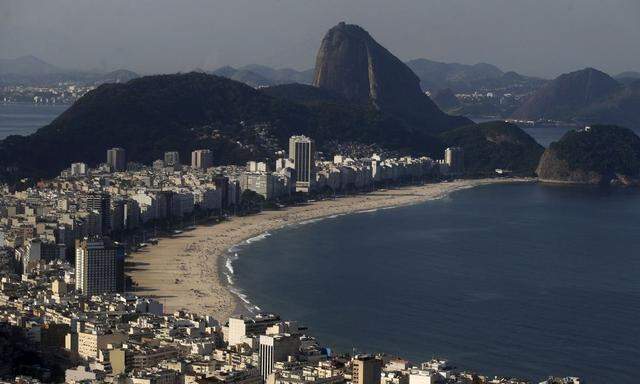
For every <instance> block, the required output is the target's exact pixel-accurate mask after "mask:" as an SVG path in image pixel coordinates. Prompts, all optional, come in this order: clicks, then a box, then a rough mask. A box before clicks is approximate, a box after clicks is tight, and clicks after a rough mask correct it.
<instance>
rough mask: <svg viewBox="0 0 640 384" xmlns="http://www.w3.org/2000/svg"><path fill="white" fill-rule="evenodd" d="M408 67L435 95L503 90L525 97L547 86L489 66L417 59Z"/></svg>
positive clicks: (526, 77) (538, 80) (423, 87)
mask: <svg viewBox="0 0 640 384" xmlns="http://www.w3.org/2000/svg"><path fill="white" fill-rule="evenodd" d="M407 65H408V66H409V68H411V69H412V70H413V72H414V73H415V74H416V75H418V77H419V78H420V86H421V87H422V89H423V90H425V91H431V92H436V91H439V90H442V89H451V90H452V91H453V92H456V93H465V92H474V91H481V90H486V91H491V90H499V89H501V90H503V91H505V92H515V93H519V94H522V93H527V92H530V91H532V90H535V89H537V88H539V87H540V86H542V85H543V84H544V83H545V82H546V80H543V79H538V78H535V77H529V76H523V75H520V74H518V73H516V72H506V73H505V72H503V71H502V70H501V69H500V68H498V67H496V66H494V65H491V64H486V63H479V64H475V65H466V64H459V63H443V62H438V61H433V60H428V59H415V60H410V61H407Z"/></svg>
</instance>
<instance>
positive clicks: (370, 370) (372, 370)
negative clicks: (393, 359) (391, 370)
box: [351, 355, 382, 384]
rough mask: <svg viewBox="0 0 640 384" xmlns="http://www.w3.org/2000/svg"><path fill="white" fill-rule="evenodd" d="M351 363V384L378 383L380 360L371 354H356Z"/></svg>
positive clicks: (380, 368) (380, 367) (380, 369)
mask: <svg viewBox="0 0 640 384" xmlns="http://www.w3.org/2000/svg"><path fill="white" fill-rule="evenodd" d="M351 363H352V364H353V373H352V379H351V381H352V383H353V384H380V373H381V371H382V360H380V359H377V358H375V357H373V356H371V355H356V356H355V357H354V358H353V360H351Z"/></svg>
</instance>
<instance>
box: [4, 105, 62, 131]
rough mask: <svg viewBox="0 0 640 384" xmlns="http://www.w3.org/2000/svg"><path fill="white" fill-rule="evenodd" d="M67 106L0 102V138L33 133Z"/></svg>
mask: <svg viewBox="0 0 640 384" xmlns="http://www.w3.org/2000/svg"><path fill="white" fill-rule="evenodd" d="M67 108H69V106H68V105H42V104H26V103H25V104H22V103H21V104H0V139H4V138H5V137H7V136H9V135H28V134H30V133H33V132H35V131H36V130H37V129H38V128H41V127H43V126H45V125H47V124H49V123H50V122H52V121H53V119H55V118H56V117H58V116H59V115H60V114H61V113H62V112H64V111H65V110H66V109H67Z"/></svg>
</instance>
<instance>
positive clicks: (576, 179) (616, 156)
mask: <svg viewBox="0 0 640 384" xmlns="http://www.w3.org/2000/svg"><path fill="white" fill-rule="evenodd" d="M537 173H538V175H539V177H540V179H541V180H543V181H548V182H566V183H577V184H609V183H611V182H612V181H614V182H621V183H623V184H631V183H636V184H637V182H638V179H639V177H640V137H638V136H637V135H636V134H635V133H634V132H633V131H631V130H630V129H627V128H622V127H618V126H605V125H596V126H592V127H590V128H588V129H583V130H579V131H570V132H567V133H566V134H565V135H564V136H563V137H562V139H560V140H559V141H557V142H555V143H552V144H551V146H549V148H547V150H546V151H545V152H544V155H543V156H542V158H541V159H540V164H539V165H538V169H537Z"/></svg>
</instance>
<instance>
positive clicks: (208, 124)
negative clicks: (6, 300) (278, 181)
mask: <svg viewBox="0 0 640 384" xmlns="http://www.w3.org/2000/svg"><path fill="white" fill-rule="evenodd" d="M296 134H305V135H308V136H310V137H313V138H314V139H315V140H316V142H317V144H318V148H319V149H320V150H327V151H329V150H330V147H329V146H330V145H331V143H335V142H336V141H339V142H356V143H363V144H380V145H381V146H383V147H384V148H386V149H390V150H396V151H400V152H404V153H412V154H424V153H427V154H430V155H432V156H441V153H442V152H441V151H442V148H443V147H442V145H441V142H440V140H439V139H437V138H435V137H433V136H430V135H429V134H427V133H426V132H424V131H416V130H415V129H414V127H410V126H408V125H406V124H404V123H403V122H402V121H400V120H398V119H395V118H394V117H393V116H389V115H386V114H384V113H381V112H380V111H378V110H376V109H375V108H372V107H370V106H366V105H365V106H362V105H352V104H348V103H328V102H320V103H316V104H315V105H303V104H301V103H298V102H292V101H289V100H286V99H284V98H279V97H272V96H269V95H268V94H267V93H264V92H260V91H258V90H256V89H253V88H251V87H249V86H247V85H245V84H242V83H239V82H236V81H233V80H229V79H226V78H222V77H218V76H213V75H207V74H203V73H196V72H192V73H188V74H174V75H157V76H146V77H140V78H137V79H134V80H131V81H129V82H127V83H125V84H104V85H101V86H99V87H98V88H96V89H94V90H93V91H90V92H88V93H87V94H86V95H85V96H83V97H82V98H80V99H79V100H78V101H77V102H76V103H74V104H73V105H72V106H71V107H70V108H69V109H68V110H67V111H65V112H64V113H63V114H62V115H61V116H59V117H58V118H57V119H56V120H54V121H53V122H52V123H51V124H49V125H47V126H45V127H43V128H41V129H39V130H38V131H37V132H35V133H34V134H32V135H29V136H24V137H23V136H10V137H8V138H6V139H4V140H2V141H0V172H1V174H0V176H1V177H2V178H3V179H5V180H11V179H16V178H20V177H29V176H30V177H34V178H38V177H51V176H53V175H56V174H57V173H58V172H60V171H61V170H62V169H64V168H66V167H68V166H69V164H70V163H72V162H78V161H83V162H87V163H88V164H90V165H96V164H98V163H100V162H104V160H105V153H106V152H105V151H106V150H107V149H108V148H111V147H115V146H121V147H124V148H125V149H126V151H127V157H128V160H130V161H139V162H143V163H147V164H148V163H150V162H152V161H153V160H155V159H158V158H160V157H161V156H162V153H163V152H164V151H168V150H177V151H179V152H180V153H181V154H182V156H184V157H185V158H186V157H188V154H189V152H190V151H191V150H194V149H200V148H209V149H211V150H212V151H213V153H214V163H215V164H242V163H244V162H245V161H247V160H253V159H260V158H263V159H267V158H270V157H272V156H273V154H274V152H275V151H277V150H281V149H284V148H286V145H287V142H288V139H289V137H290V136H292V135H296Z"/></svg>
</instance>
